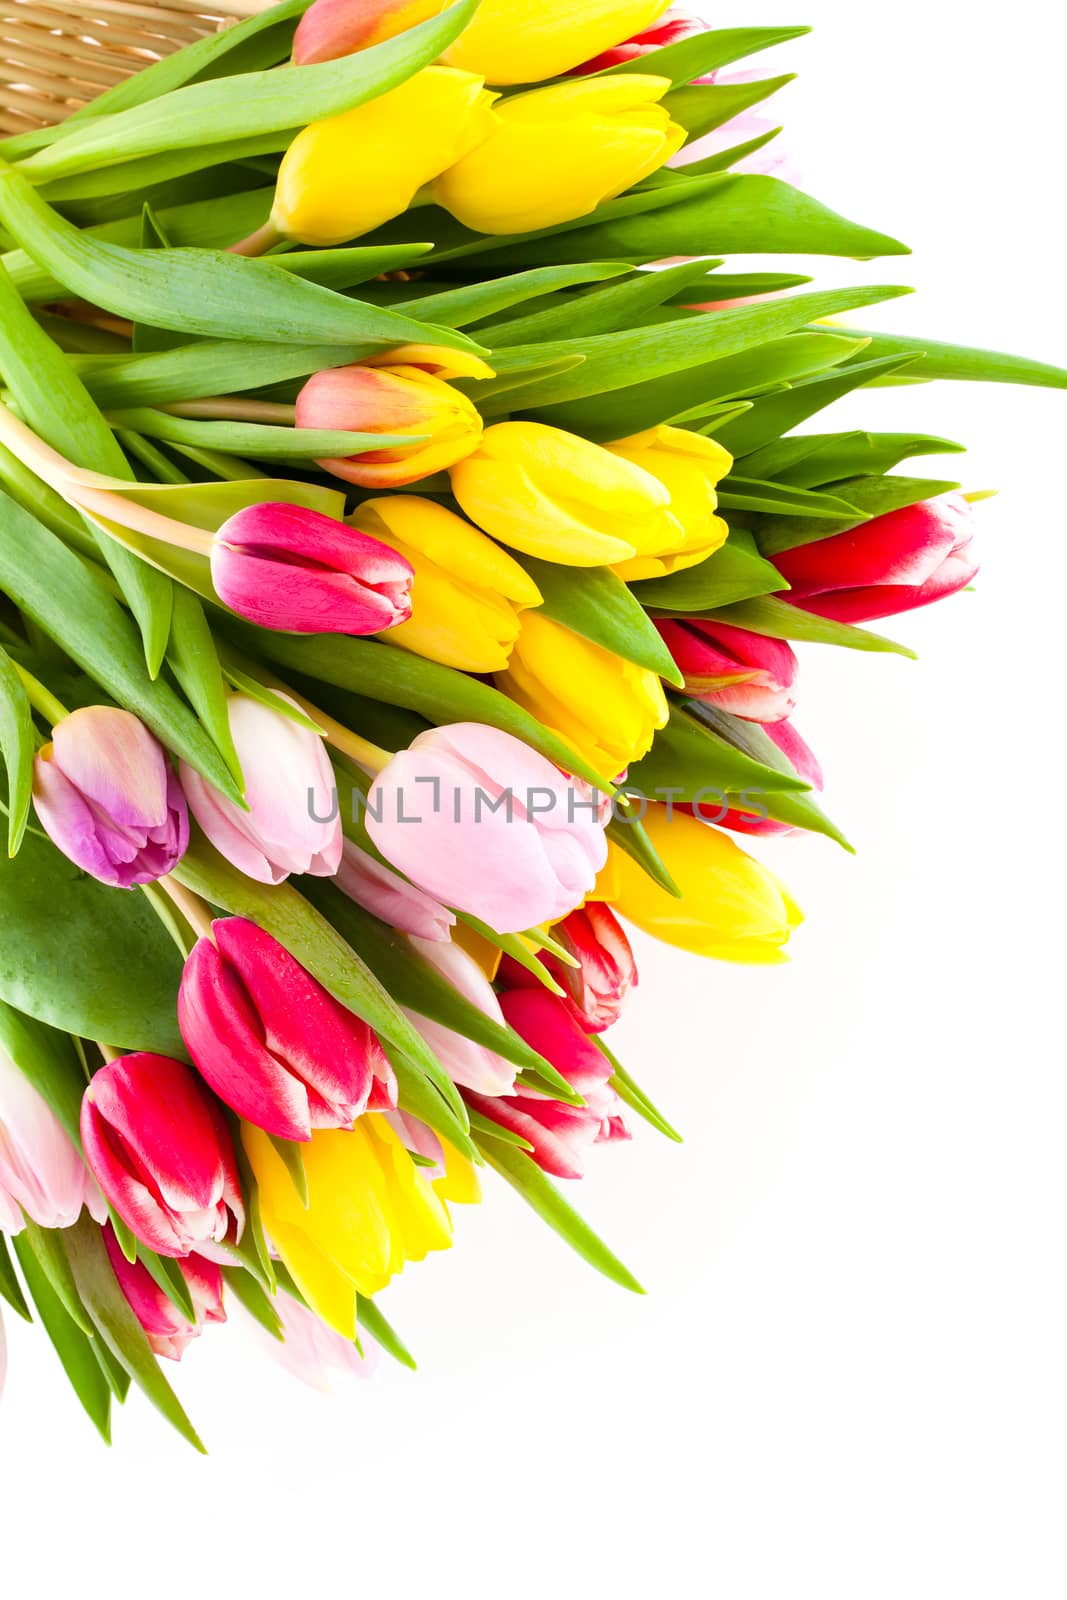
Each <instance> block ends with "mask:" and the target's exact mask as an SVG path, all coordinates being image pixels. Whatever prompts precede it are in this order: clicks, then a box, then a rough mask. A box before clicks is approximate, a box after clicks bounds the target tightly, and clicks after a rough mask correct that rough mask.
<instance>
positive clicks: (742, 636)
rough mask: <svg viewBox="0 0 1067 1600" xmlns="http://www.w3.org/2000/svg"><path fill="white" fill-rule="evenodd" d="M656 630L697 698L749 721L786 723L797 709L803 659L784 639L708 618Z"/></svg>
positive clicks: (666, 624)
mask: <svg viewBox="0 0 1067 1600" xmlns="http://www.w3.org/2000/svg"><path fill="white" fill-rule="evenodd" d="M656 626H657V627H658V629H659V631H660V633H661V634H662V636H663V640H664V643H665V644H666V646H667V648H668V650H669V651H670V653H671V655H672V656H673V657H674V661H675V664H676V666H677V667H678V670H679V671H680V672H681V673H682V674H683V675H684V677H685V687H686V690H687V692H688V693H689V694H691V695H693V696H694V697H695V698H696V699H698V700H707V701H709V702H710V703H711V704H712V705H715V706H718V707H719V709H720V710H721V711H729V712H731V713H732V714H733V715H734V716H735V717H743V718H744V720H745V721H746V722H781V721H783V720H784V718H786V717H788V716H789V715H790V713H791V712H792V711H793V710H794V708H795V706H796V679H797V658H796V656H795V655H794V654H793V651H792V650H791V649H790V647H789V645H788V644H786V642H785V640H784V639H769V638H766V637H765V636H764V635H763V634H760V633H751V632H749V630H748V629H747V628H734V627H730V626H728V625H727V624H726V623H724V622H711V621H708V620H707V619H705V618H704V617H686V618H685V619H684V620H677V621H669V622H657V624H656Z"/></svg>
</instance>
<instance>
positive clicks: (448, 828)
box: [366, 722, 607, 933]
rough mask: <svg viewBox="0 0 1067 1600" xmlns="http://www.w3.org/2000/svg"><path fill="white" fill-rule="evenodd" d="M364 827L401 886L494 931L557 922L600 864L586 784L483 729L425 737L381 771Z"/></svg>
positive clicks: (597, 814)
mask: <svg viewBox="0 0 1067 1600" xmlns="http://www.w3.org/2000/svg"><path fill="white" fill-rule="evenodd" d="M366 820H367V832H368V833H369V834H370V837H371V840H372V841H373V843H374V845H375V847H376V848H377V849H378V850H379V851H380V852H381V854H382V855H383V856H384V857H385V858H386V860H387V861H389V862H391V863H392V865H393V866H394V867H396V868H397V869H398V871H400V872H402V873H403V874H404V875H405V877H408V878H410V879H411V880H412V882H413V883H416V884H418V886H419V888H420V889H424V890H425V891H426V893H427V894H430V895H432V896H433V897H434V898H435V899H436V900H439V901H441V902H442V904H444V905H447V906H454V907H455V908H456V909H457V910H458V911H465V912H467V913H468V914H469V915H471V916H475V917H478V918H479V919H480V920H481V921H482V922H485V923H487V924H488V925H489V927H491V928H494V929H496V931H497V932H499V933H520V932H522V930H523V929H525V928H532V927H534V926H535V925H536V924H537V923H540V922H551V921H555V920H556V918H557V917H561V916H564V915H565V914H566V913H567V912H568V911H570V910H572V909H573V908H574V906H576V905H577V904H578V903H579V902H580V901H581V900H582V899H584V897H585V896H586V895H587V894H588V893H589V892H590V890H591V889H592V887H593V884H594V883H595V881H596V875H597V873H598V872H599V871H600V869H601V867H602V866H603V865H604V862H605V860H606V859H607V844H606V841H605V838H604V826H605V823H606V820H607V817H606V810H605V807H604V806H601V805H599V804H598V802H597V800H596V799H595V797H594V796H593V793H592V791H591V790H590V789H589V788H588V786H587V785H586V784H584V783H580V782H578V781H577V780H576V779H573V778H567V777H565V776H564V775H563V773H561V772H560V771H559V770H558V768H556V767H554V766H553V765H552V764H551V762H549V761H546V760H545V758H544V756H541V755H538V754H537V752H536V751H534V750H531V749H530V747H529V746H528V745H525V744H523V743H522V741H521V740H519V739H516V738H514V737H513V736H512V735H511V734H510V733H502V732H501V731H500V730H499V729H497V728H489V727H485V726H483V724H481V723H478V722H459V723H454V724H452V725H451V726H448V727H444V728H431V729H430V730H429V731H428V732H426V733H420V734H419V736H418V738H417V739H415V741H414V742H413V743H412V745H411V746H410V748H409V749H407V750H402V751H401V752H400V754H399V755H397V756H394V757H393V759H392V760H391V761H390V762H389V764H388V765H387V766H386V767H385V769H384V770H383V771H382V772H381V773H380V774H379V776H378V778H377V780H376V781H375V783H374V785H373V787H372V789H371V791H370V795H369V796H368V800H367V817H366Z"/></svg>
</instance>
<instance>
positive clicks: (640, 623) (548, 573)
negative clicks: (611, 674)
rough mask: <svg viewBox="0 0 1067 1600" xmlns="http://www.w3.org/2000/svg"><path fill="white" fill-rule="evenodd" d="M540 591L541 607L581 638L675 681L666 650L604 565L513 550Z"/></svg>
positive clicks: (677, 679) (677, 675) (676, 675)
mask: <svg viewBox="0 0 1067 1600" xmlns="http://www.w3.org/2000/svg"><path fill="white" fill-rule="evenodd" d="M515 559H516V560H517V561H518V562H519V565H520V566H522V567H525V569H526V571H527V572H528V573H529V574H530V577H531V578H532V579H533V581H534V582H535V583H536V585H537V587H538V588H539V589H540V591H541V597H542V600H543V601H544V604H543V605H542V607H541V610H542V611H543V612H544V614H545V616H546V617H551V619H552V621H553V622H559V623H562V625H563V626H564V627H565V628H570V629H571V631H572V632H573V633H580V634H581V636H582V638H583V639H591V640H592V642H593V643H594V644H598V645H600V646H601V647H602V648H603V649H605V650H610V651H612V652H613V653H614V654H615V655H617V656H622V658H623V660H624V661H633V662H635V663H636V665H637V666H639V667H645V668H647V670H648V671H649V672H654V673H656V674H657V675H658V676H659V677H663V678H666V680H667V682H668V683H673V684H675V685H677V686H680V685H681V683H682V676H681V673H680V672H679V671H678V668H677V667H676V666H675V664H674V661H673V659H672V657H671V653H670V651H669V650H668V649H667V646H666V645H665V644H664V643H663V640H662V639H661V638H660V636H659V634H658V633H657V631H656V629H655V628H654V627H653V625H652V623H651V622H650V621H649V619H648V617H647V616H646V615H645V612H644V611H643V610H642V608H641V605H640V603H639V602H638V601H637V600H635V599H634V597H633V595H632V594H631V593H630V591H629V589H628V588H627V587H626V585H625V583H623V581H622V579H621V578H617V577H616V576H615V574H614V573H613V572H611V571H610V570H609V569H608V568H607V567H561V566H558V565H557V564H556V563H555V562H552V561H542V560H540V559H539V558H538V557H537V556H526V555H518V556H516V558H515Z"/></svg>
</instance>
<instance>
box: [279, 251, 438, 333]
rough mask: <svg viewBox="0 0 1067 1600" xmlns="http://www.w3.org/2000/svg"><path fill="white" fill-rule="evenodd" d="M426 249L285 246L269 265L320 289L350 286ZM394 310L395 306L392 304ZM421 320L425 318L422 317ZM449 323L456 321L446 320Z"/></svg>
mask: <svg viewBox="0 0 1067 1600" xmlns="http://www.w3.org/2000/svg"><path fill="white" fill-rule="evenodd" d="M429 249H430V246H429V245H428V244H402V245H395V244H394V245H345V246H343V247H342V248H341V249H338V250H285V251H283V252H282V253H281V254H280V255H273V256H271V265H272V266H275V267H280V268H281V270H282V272H295V273H296V275H297V277H298V278H306V279H307V280H308V282H309V283H319V284H321V285H322V287H323V288H324V289H354V288H355V287H356V286H357V284H361V283H368V282H369V281H370V280H372V279H374V278H377V277H379V276H380V274H381V273H383V272H400V271H403V269H404V268H405V267H413V266H415V264H416V263H417V262H418V260H419V258H420V257H421V256H424V255H425V254H426V252H427V251H428V250H429ZM393 309H394V310H396V309H397V308H396V307H394V308H393ZM423 320H425V319H423ZM448 326H449V327H456V326H458V324H456V323H449V324H448Z"/></svg>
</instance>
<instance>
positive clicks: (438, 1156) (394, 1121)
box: [385, 1018, 447, 1183]
mask: <svg viewBox="0 0 1067 1600" xmlns="http://www.w3.org/2000/svg"><path fill="white" fill-rule="evenodd" d="M420 1020H422V1019H421V1018H420ZM385 1120H386V1122H388V1124H389V1126H390V1127H391V1128H392V1130H393V1132H394V1133H395V1134H396V1136H397V1138H398V1139H399V1140H400V1142H401V1144H402V1145H403V1146H404V1149H405V1150H410V1151H411V1152H412V1154H413V1155H417V1156H422V1158H423V1159H424V1160H425V1161H429V1162H431V1163H432V1165H431V1166H428V1167H423V1168H422V1175H423V1177H424V1178H425V1179H426V1180H427V1182H428V1183H432V1182H433V1181H434V1180H435V1179H436V1178H443V1177H445V1175H446V1171H447V1167H446V1162H445V1149H444V1145H443V1144H442V1143H441V1141H440V1139H439V1138H438V1137H437V1135H436V1133H434V1131H433V1129H432V1128H428V1127H427V1126H426V1124H425V1122H420V1121H419V1119H418V1117H413V1116H412V1115H411V1113H410V1112H408V1111H387V1112H386V1113H385Z"/></svg>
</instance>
